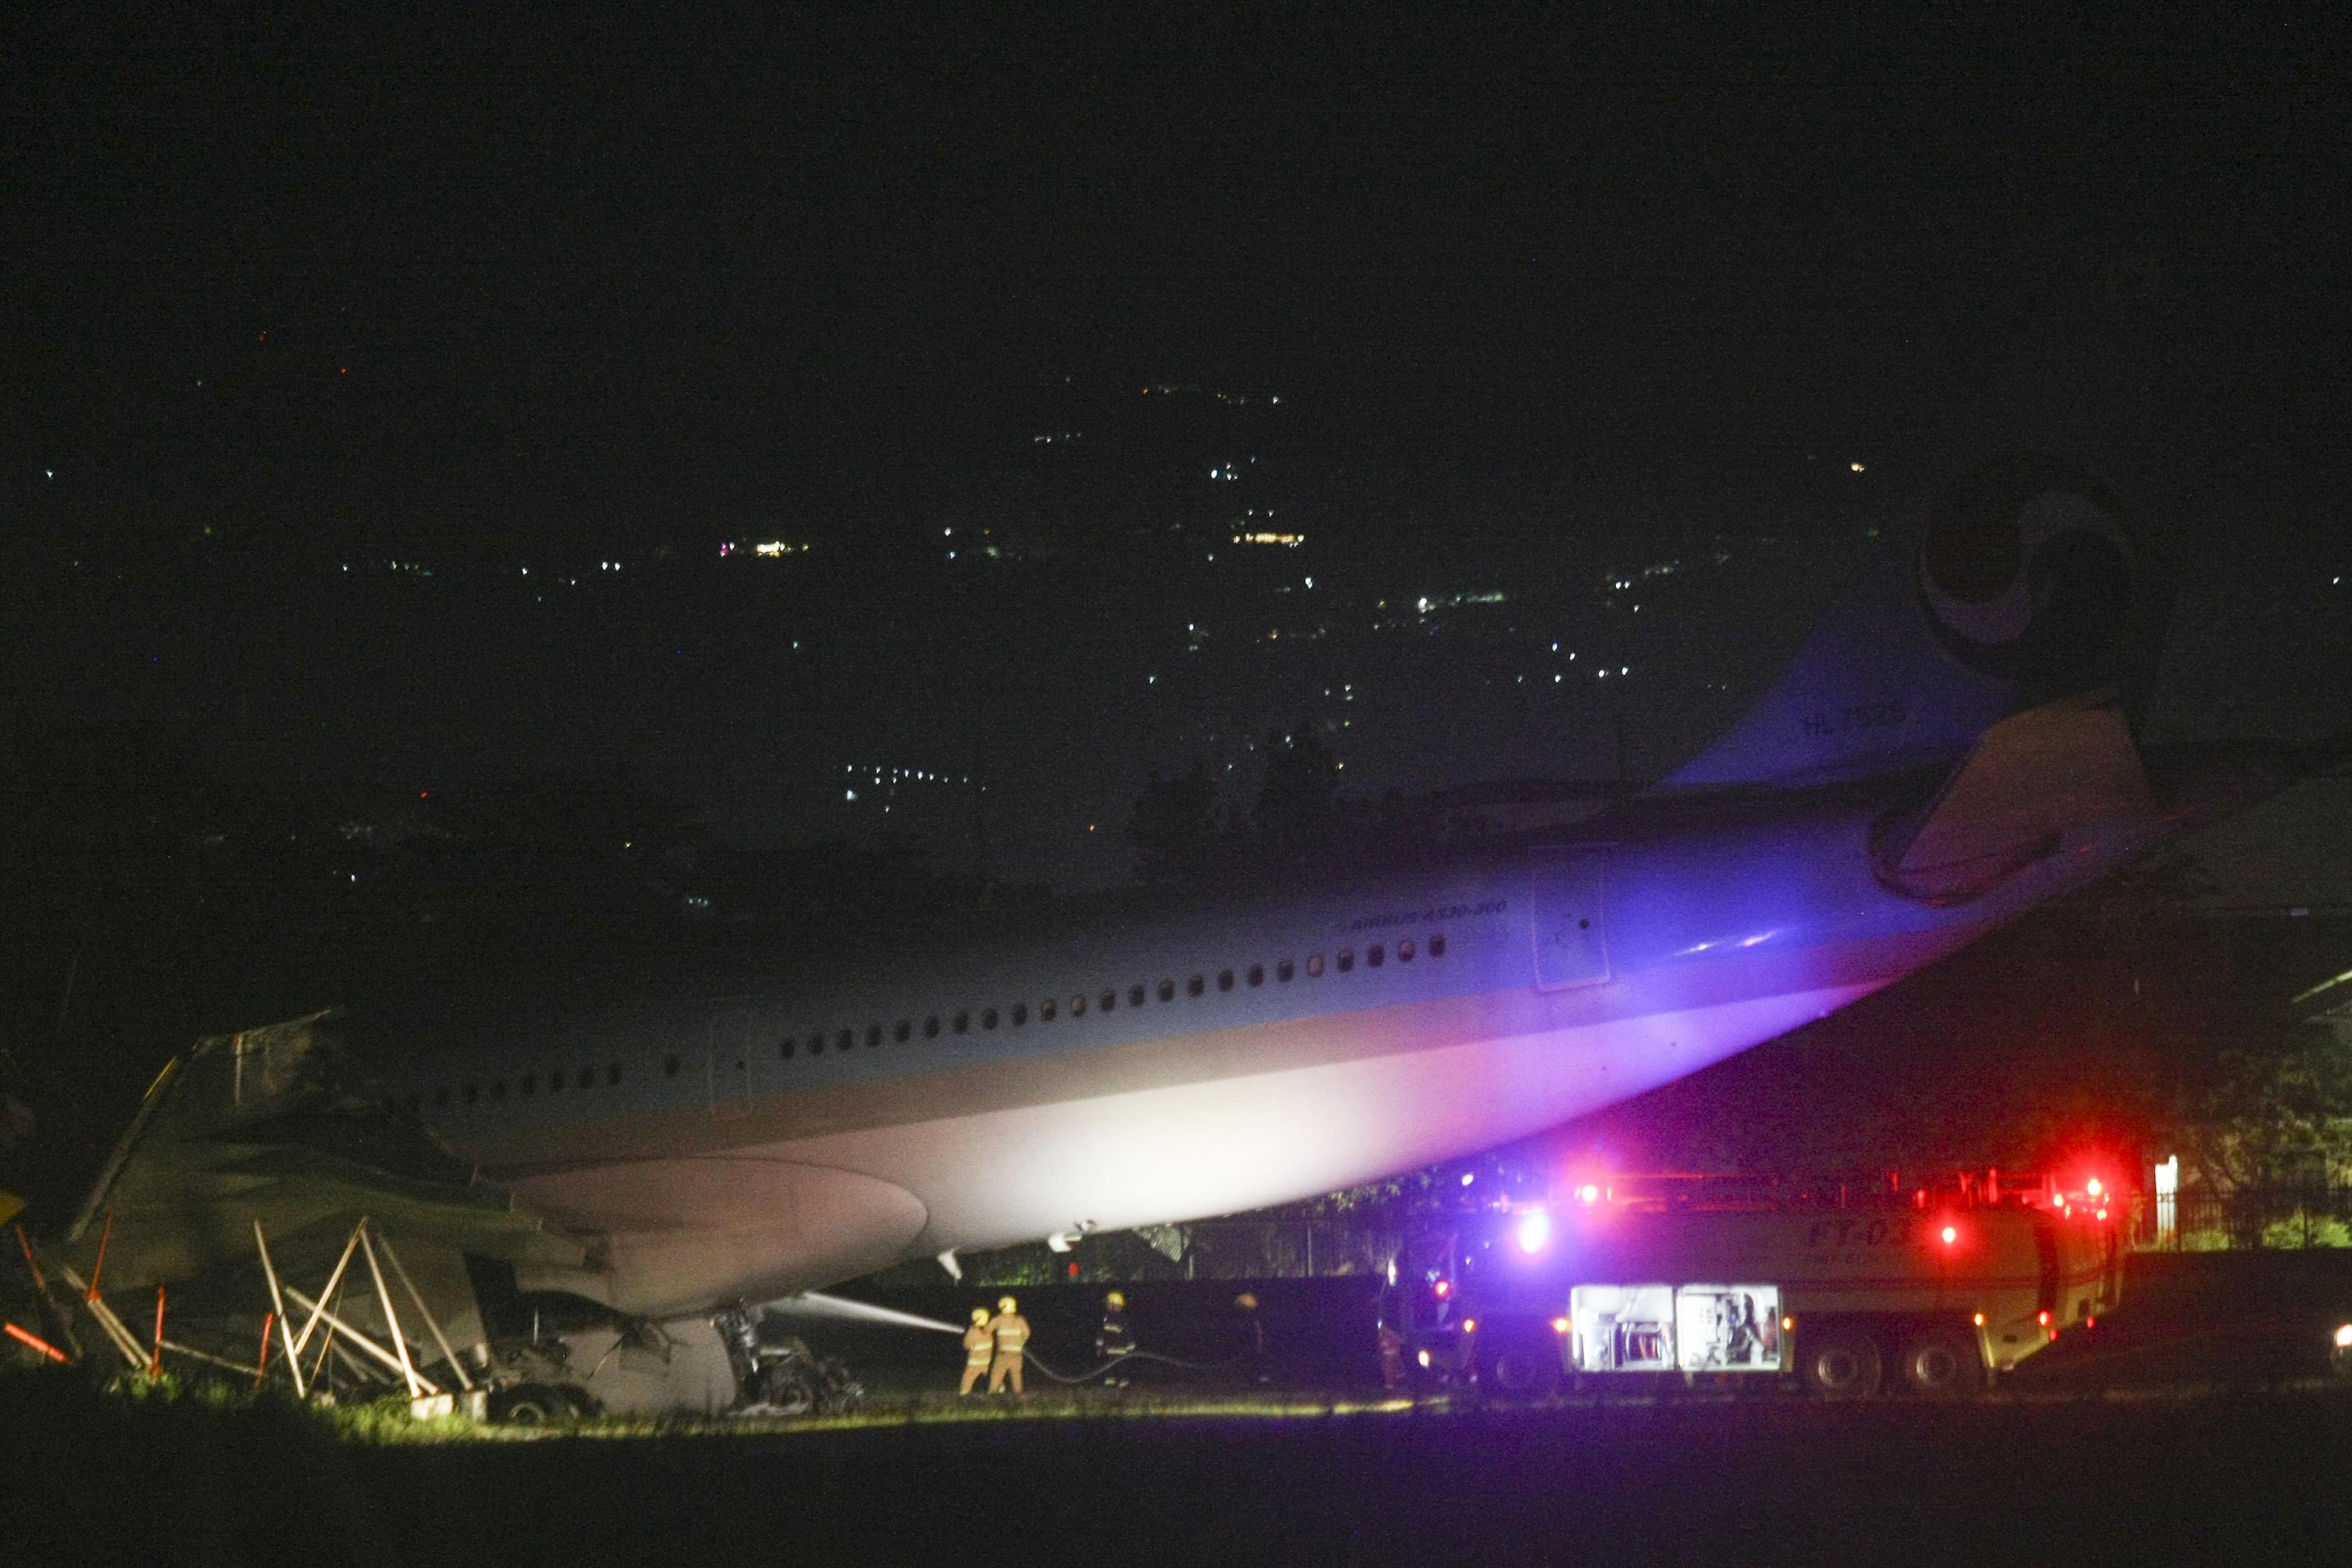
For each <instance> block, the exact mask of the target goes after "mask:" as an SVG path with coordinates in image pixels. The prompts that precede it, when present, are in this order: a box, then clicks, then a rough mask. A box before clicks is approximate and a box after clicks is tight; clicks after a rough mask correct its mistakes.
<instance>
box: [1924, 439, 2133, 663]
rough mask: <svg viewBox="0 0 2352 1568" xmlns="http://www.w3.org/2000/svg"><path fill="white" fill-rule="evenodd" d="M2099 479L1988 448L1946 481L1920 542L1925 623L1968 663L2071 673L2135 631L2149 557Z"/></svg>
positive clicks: (2053, 463)
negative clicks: (1977, 463)
mask: <svg viewBox="0 0 2352 1568" xmlns="http://www.w3.org/2000/svg"><path fill="white" fill-rule="evenodd" d="M2123 519H2124V510H2123V507H2122V505H2121V504H2120V503H2119V502H2117V501H2116V498H2115V497H2114V495H2113V494H2112V493H2110V492H2109V490H2108V489H2107V488H2106V487H2105V485H2103V484H2101V483H2100V482H2099V481H2098V480H2097V479H2093V478H2092V477H2091V476H2090V475H2089V474H2087V473H2085V472H2084V471H2083V470H2082V469H2081V468H2076V467H2074V465H2073V464H2071V463H2066V462H2063V461H2061V460H2060V459H2058V458H2045V457H2040V456H2037V455H2033V454H2024V453H2020V454H2011V455H2009V456H2005V457H2000V458H1994V459H1993V460H1992V461H1990V462H1989V463H1987V464H1985V465H1984V466H1983V467H1981V468H1977V469H1976V470H1974V471H1973V472H1971V473H1969V474H1968V475H1967V476H1966V477H1964V478H1962V479H1959V480H1958V482H1957V483H1955V484H1953V485H1951V486H1950V487H1949V488H1948V489H1946V490H1945V492H1944V494H1943V496H1942V498H1941V499H1940V500H1938V502H1937V505H1936V508H1935V510H1933V512H1931V513H1930V514H1929V517H1928V520H1927V534H1926V537H1925V538H1924V539H1923V540H1922V541H1921V542H1920V549H1919V571H1918V579H1919V592H1920V595H1921V597H1922V599H1923V600H1924V602H1925V604H1926V606H1927V614H1928V616H1929V619H1930V624H1931V625H1932V626H1935V627H1936V628H1937V633H1938V635H1939V636H1940V637H1942V639H1943V643H1944V646H1945V647H1946V649H1947V650H1948V651H1949V652H1950V653H1951V655H1952V656H1953V657H1954V658H1958V660H1959V661H1960V662H1961V663H1963V664H1965V665H1967V666H1968V667H1969V668H1971V669H1974V670H1977V671H1979V672H1980V673H1982V674H1985V675H1989V676H1991V677H1993V678H1994V679H2000V680H2006V681H2011V682H2013V683H2016V684H2019V685H2035V686H2047V685H2049V684H2051V683H2053V682H2061V683H2063V682H2065V681H2067V680H2070V679H2082V678H2084V676H2085V675H2087V674H2090V673H2092V671H2091V668H2090V667H2091V666H2094V665H2095V664H2096V663H2098V662H2099V661H2101V660H2102V659H2104V658H2105V657H2106V656H2107V655H2109V654H2111V653H2113V652H2114V651H2115V650H2116V649H2117V648H2118V647H2120V646H2121V645H2123V644H2125V643H2126V642H2128V641H2130V640H2131V638H2132V634H2133V633H2134V632H2135V631H2136V630H2137V629H2139V628H2137V626H2135V621H2136V620H2137V619H2138V618H2140V616H2141V615H2142V614H2143V613H2144V611H2145V610H2146V607H2147V605H2148V603H2149V601H2150V599H2151V597H2152V595H2149V594H2148V593H2147V591H2146V588H2145V586H2144V584H2143V578H2144V576H2145V575H2146V565H2145V563H2144V562H2143V559H2142V555H2141V552H2139V550H2137V548H2136V547H2135V545H2134V544H2133V542H2132V539H2131V537H2130V534H2129V532H2128V531H2126V527H2125V524H2124V521H2123Z"/></svg>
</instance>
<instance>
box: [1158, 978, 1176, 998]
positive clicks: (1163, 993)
mask: <svg viewBox="0 0 2352 1568" xmlns="http://www.w3.org/2000/svg"><path fill="white" fill-rule="evenodd" d="M1160 1000H1161V1001H1162V1002H1173V1001H1174V1000H1176V983H1175V982H1174V981H1173V980H1162V981H1161V982H1160Z"/></svg>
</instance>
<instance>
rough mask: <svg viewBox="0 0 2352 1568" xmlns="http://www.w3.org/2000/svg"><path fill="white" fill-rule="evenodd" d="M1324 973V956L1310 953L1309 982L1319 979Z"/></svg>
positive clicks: (1308, 962) (1308, 960) (1308, 963)
mask: <svg viewBox="0 0 2352 1568" xmlns="http://www.w3.org/2000/svg"><path fill="white" fill-rule="evenodd" d="M1322 973H1323V955H1322V954H1321V953H1319V952H1315V953H1309V954H1308V955H1307V979H1309V980H1315V979H1319V978H1320V977H1321V976H1322Z"/></svg>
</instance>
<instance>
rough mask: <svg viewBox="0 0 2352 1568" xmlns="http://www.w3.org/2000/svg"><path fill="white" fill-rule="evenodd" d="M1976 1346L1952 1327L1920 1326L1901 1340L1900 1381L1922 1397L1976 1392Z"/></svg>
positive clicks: (1938, 1397) (1932, 1397) (1935, 1397)
mask: <svg viewBox="0 0 2352 1568" xmlns="http://www.w3.org/2000/svg"><path fill="white" fill-rule="evenodd" d="M1982 1370H1983V1369H1982V1367H1981V1366H1980V1365H1979V1362H1978V1357H1977V1354H1976V1347H1975V1346H1973V1345H1971V1344H1970V1343H1969V1341H1968V1337H1967V1336H1966V1335H1964V1334H1962V1333H1960V1332H1959V1331H1957V1330H1954V1329H1922V1330H1920V1331H1918V1332H1916V1333H1915V1334H1913V1335H1912V1336H1911V1337H1910V1338H1909V1339H1907V1340H1906V1341H1904V1342H1903V1385H1904V1386H1905V1387H1906V1388H1907V1389H1909V1390H1910V1391H1911V1392H1912V1393H1913V1394H1917V1395H1919V1396H1920V1397H1921V1398H1923V1399H1957V1398H1958V1397H1959V1396H1960V1395H1962V1394H1973V1393H1975V1392H1976V1389H1977V1384H1978V1381H1979V1378H1978V1374H1979V1373H1980V1372H1981V1371H1982Z"/></svg>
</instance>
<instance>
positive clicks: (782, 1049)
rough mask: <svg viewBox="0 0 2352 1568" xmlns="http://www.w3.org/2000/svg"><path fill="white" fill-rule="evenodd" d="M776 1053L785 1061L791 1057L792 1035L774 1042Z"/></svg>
mask: <svg viewBox="0 0 2352 1568" xmlns="http://www.w3.org/2000/svg"><path fill="white" fill-rule="evenodd" d="M776 1055H778V1056H780V1057H782V1058H784V1060H786V1061H790V1060H792V1059H793V1037H791V1036H790V1035H786V1036H785V1037H783V1038H782V1039H781V1040H778V1041H777V1042H776Z"/></svg>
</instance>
